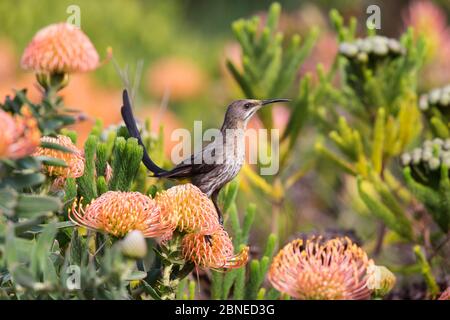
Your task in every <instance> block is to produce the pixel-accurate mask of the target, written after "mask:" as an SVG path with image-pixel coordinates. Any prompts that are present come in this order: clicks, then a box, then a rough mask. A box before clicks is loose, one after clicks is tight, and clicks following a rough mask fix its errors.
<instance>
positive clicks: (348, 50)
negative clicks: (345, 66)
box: [339, 42, 358, 57]
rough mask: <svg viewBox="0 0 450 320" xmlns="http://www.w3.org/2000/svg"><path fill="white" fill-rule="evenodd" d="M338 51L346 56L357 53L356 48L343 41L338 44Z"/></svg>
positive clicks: (352, 55)
mask: <svg viewBox="0 0 450 320" xmlns="http://www.w3.org/2000/svg"><path fill="white" fill-rule="evenodd" d="M339 52H340V53H342V54H343V55H345V56H347V57H354V56H355V55H356V54H357V53H358V48H357V47H356V46H355V45H353V44H351V43H347V42H343V43H341V44H340V46H339Z"/></svg>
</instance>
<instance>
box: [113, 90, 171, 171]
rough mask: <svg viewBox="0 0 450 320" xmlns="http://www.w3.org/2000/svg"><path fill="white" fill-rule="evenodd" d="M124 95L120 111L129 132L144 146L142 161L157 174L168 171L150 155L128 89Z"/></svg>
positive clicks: (124, 91)
mask: <svg viewBox="0 0 450 320" xmlns="http://www.w3.org/2000/svg"><path fill="white" fill-rule="evenodd" d="M122 97H123V106H122V108H121V110H120V112H121V113H122V118H123V121H124V122H125V125H126V126H127V129H128V133H129V134H130V136H132V137H133V138H136V139H137V140H138V142H139V144H140V145H141V146H142V148H144V155H143V157H142V162H143V163H144V165H145V166H146V167H147V169H148V170H150V171H151V172H153V173H154V175H155V176H159V175H160V174H163V173H165V172H167V170H164V169H163V168H160V167H158V166H157V165H156V164H155V163H154V162H153V160H152V159H151V158H150V156H149V155H148V152H147V149H146V148H145V146H144V143H143V142H142V137H141V134H140V133H139V129H138V127H137V125H136V120H135V119H134V116H133V110H132V109H131V103H130V99H129V97H128V91H127V90H123V96H122Z"/></svg>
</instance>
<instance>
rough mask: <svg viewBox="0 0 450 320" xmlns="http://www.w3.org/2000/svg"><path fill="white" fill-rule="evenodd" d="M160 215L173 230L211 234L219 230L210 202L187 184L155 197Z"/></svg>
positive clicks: (201, 193)
mask: <svg viewBox="0 0 450 320" xmlns="http://www.w3.org/2000/svg"><path fill="white" fill-rule="evenodd" d="M155 200H156V202H157V203H158V205H159V206H160V208H161V214H162V216H163V219H165V220H166V221H167V222H168V223H169V224H172V226H173V230H175V229H178V231H180V232H186V233H198V234H211V233H213V232H215V231H217V230H219V229H220V228H221V226H220V224H219V220H218V217H217V212H216V208H215V207H214V204H213V203H212V201H211V200H210V199H209V198H208V197H207V196H206V194H204V193H203V192H202V191H200V189H199V188H197V187H196V186H194V185H192V184H190V183H187V184H182V185H178V186H175V187H172V188H170V189H168V190H166V191H164V192H162V193H159V194H157V195H156V197H155Z"/></svg>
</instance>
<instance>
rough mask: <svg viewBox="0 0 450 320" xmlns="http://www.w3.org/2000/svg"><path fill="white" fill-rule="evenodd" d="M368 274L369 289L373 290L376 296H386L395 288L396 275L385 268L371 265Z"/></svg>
mask: <svg viewBox="0 0 450 320" xmlns="http://www.w3.org/2000/svg"><path fill="white" fill-rule="evenodd" d="M367 274H368V278H367V288H369V289H370V290H372V291H373V293H374V295H375V296H378V297H382V296H385V295H386V294H388V293H389V292H390V291H391V290H392V288H394V286H395V281H396V279H395V275H394V274H393V273H392V272H391V271H389V269H388V268H386V267H384V266H377V265H370V266H369V267H368V268H367Z"/></svg>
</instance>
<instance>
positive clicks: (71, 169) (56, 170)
mask: <svg viewBox="0 0 450 320" xmlns="http://www.w3.org/2000/svg"><path fill="white" fill-rule="evenodd" d="M41 142H48V143H53V144H58V145H60V146H62V147H65V148H66V149H69V150H71V152H65V151H62V150H56V149H50V148H45V147H39V148H38V149H37V150H36V152H35V153H34V154H33V155H34V156H46V157H51V158H56V159H59V160H63V161H64V162H65V163H66V165H67V167H62V166H45V170H46V171H47V172H48V174H49V175H50V176H57V177H62V178H78V177H81V176H82V175H83V173H84V156H83V153H82V152H81V150H79V149H78V148H77V147H76V146H75V145H74V144H73V143H72V140H70V138H69V137H66V136H63V135H58V136H57V137H56V138H54V137H49V136H45V137H42V138H41Z"/></svg>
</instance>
